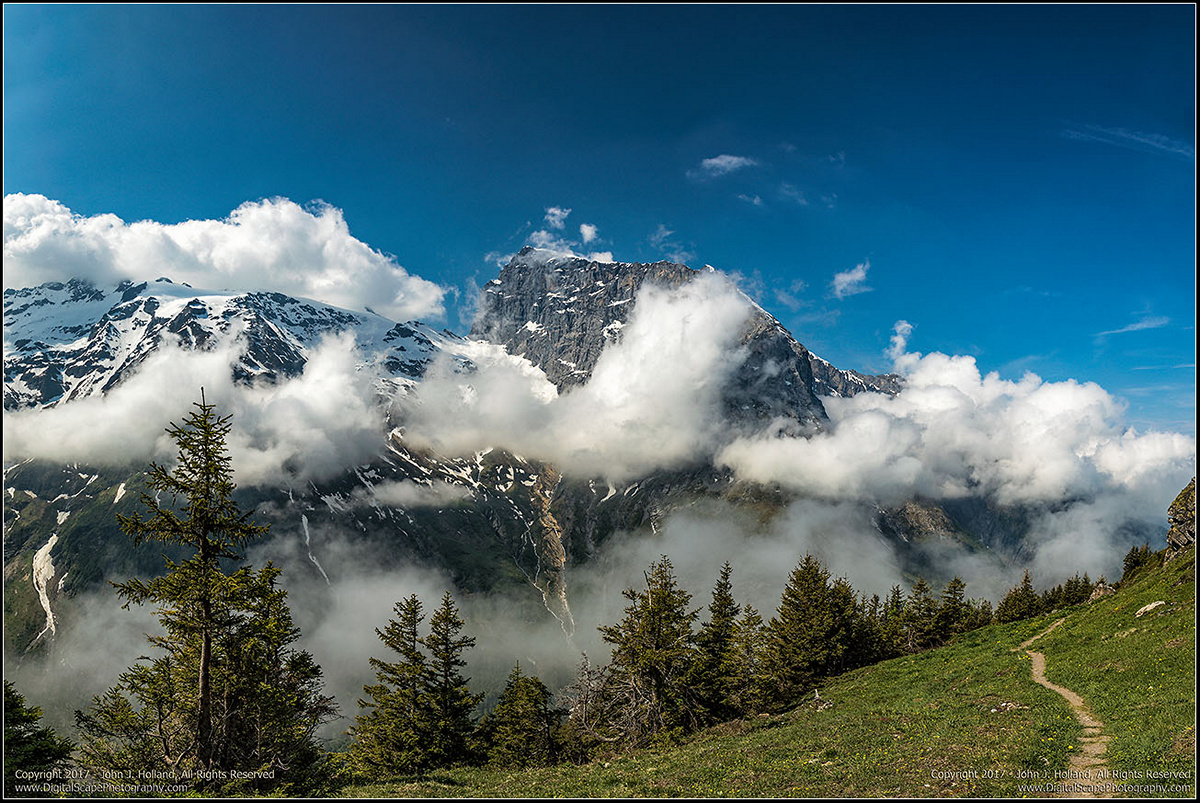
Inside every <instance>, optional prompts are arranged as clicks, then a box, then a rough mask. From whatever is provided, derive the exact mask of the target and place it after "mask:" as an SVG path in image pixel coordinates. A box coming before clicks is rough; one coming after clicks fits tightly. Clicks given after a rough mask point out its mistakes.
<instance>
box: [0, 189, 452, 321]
mask: <svg viewBox="0 0 1200 803" xmlns="http://www.w3.org/2000/svg"><path fill="white" fill-rule="evenodd" d="M164 275H165V276H168V277H169V278H171V279H173V280H174V281H176V282H186V283H188V284H190V285H192V286H195V287H208V288H214V289H223V288H230V289H239V290H273V291H277V292H283V293H288V294H290V295H297V296H303V297H307V298H313V299H316V300H318V301H323V302H325V303H328V304H333V305H336V306H340V307H345V308H349V309H356V310H358V309H362V308H363V307H365V306H368V305H369V306H370V307H371V308H372V309H374V310H375V311H376V312H378V313H379V314H380V315H384V316H386V317H390V318H393V319H395V320H401V321H403V320H410V319H414V318H428V317H431V316H432V317H436V316H440V315H442V314H443V313H444V305H443V298H444V296H445V290H444V289H443V288H441V287H439V286H438V285H436V284H434V283H433V282H430V281H427V280H425V279H422V278H420V277H418V276H414V275H412V274H410V273H408V272H407V271H406V270H405V269H404V268H403V267H401V266H400V265H399V264H398V263H397V262H396V260H395V259H394V258H393V257H391V256H389V255H386V254H383V253H381V252H379V251H377V250H375V249H373V248H371V247H370V246H368V245H367V244H366V243H364V242H362V241H361V240H358V239H356V238H355V237H353V236H352V235H351V234H350V228H349V226H348V225H347V223H346V219H345V217H344V216H343V214H342V211H341V210H340V209H337V208H336V207H333V206H329V205H328V204H324V203H315V204H313V205H311V206H309V207H308V208H305V207H302V206H300V205H299V204H296V203H294V202H292V201H289V200H287V199H286V198H272V199H268V200H263V201H256V202H247V203H244V204H242V205H241V206H239V207H238V208H237V209H235V210H233V212H231V213H230V215H229V217H227V218H225V219H224V220H189V221H185V222H183V223H175V224H163V223H157V222H155V221H151V220H143V221H138V222H136V223H126V222H125V221H123V220H121V219H120V218H119V217H117V216H116V215H112V214H104V215H95V216H91V217H86V216H83V215H79V214H76V213H74V212H72V211H71V210H70V209H69V208H67V207H66V206H65V205H63V204H62V203H60V202H58V201H54V200H51V199H49V198H46V197H45V196H42V195H25V194H22V193H16V194H12V195H7V196H5V198H4V282H5V286H6V287H27V286H34V285H38V284H41V283H43V282H48V281H65V280H67V279H72V278H80V279H88V280H91V281H92V282H94V283H96V284H99V285H110V284H114V283H116V282H118V281H120V280H122V279H132V280H134V281H144V280H148V279H154V278H157V277H158V276H164Z"/></svg>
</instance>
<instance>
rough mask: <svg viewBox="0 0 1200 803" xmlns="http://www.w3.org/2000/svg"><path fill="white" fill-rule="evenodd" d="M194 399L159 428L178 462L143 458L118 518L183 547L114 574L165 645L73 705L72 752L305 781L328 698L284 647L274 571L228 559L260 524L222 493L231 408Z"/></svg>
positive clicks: (114, 766)
mask: <svg viewBox="0 0 1200 803" xmlns="http://www.w3.org/2000/svg"><path fill="white" fill-rule="evenodd" d="M195 406H196V407H197V408H198V410H197V411H195V412H193V413H191V414H190V415H189V416H188V417H187V419H186V420H185V422H184V424H183V425H172V426H171V427H170V428H169V429H168V430H167V432H168V434H169V435H170V436H171V438H172V439H173V440H174V441H175V442H176V444H177V446H178V458H177V461H176V465H175V467H174V468H173V469H170V470H168V469H167V468H165V467H163V466H160V465H158V464H152V465H151V468H150V471H149V473H148V479H147V487H148V489H149V490H150V491H153V492H154V495H151V494H150V493H144V494H142V497H141V501H142V504H143V505H144V506H145V507H147V508H148V509H149V512H150V515H149V516H148V517H143V516H142V515H141V514H135V515H134V516H129V517H126V516H118V520H119V521H120V523H121V525H122V527H123V528H124V529H125V531H126V532H127V533H129V534H130V535H131V536H132V538H133V540H134V542H135V543H141V542H143V541H147V540H150V541H158V542H161V543H164V544H179V545H182V546H184V547H187V548H190V549H191V550H194V554H192V555H191V557H188V558H186V559H185V560H183V561H182V562H179V563H176V562H174V561H171V560H167V561H166V569H167V573H166V574H165V575H163V576H161V577H157V578H155V579H153V580H150V581H148V582H146V581H142V580H139V579H136V578H135V579H131V580H129V581H127V582H124V583H115V584H114V586H115V587H116V589H117V594H118V595H119V596H120V597H122V598H123V599H124V600H125V605H124V607H126V608H128V607H129V605H131V604H143V603H147V602H149V603H153V604H155V605H157V606H158V620H159V623H160V624H161V625H162V628H163V631H164V632H163V634H162V635H158V636H148V637H147V638H148V640H149V641H150V643H151V644H152V645H154V646H155V647H157V648H159V649H160V650H161V651H162V653H163V655H161V656H160V657H158V658H155V659H150V658H146V659H145V661H146V662H145V663H139V664H135V665H134V666H132V667H130V669H128V670H127V671H126V672H124V673H122V674H121V676H120V678H119V680H118V683H117V685H116V686H114V687H113V688H111V689H109V690H108V692H106V693H105V694H104V695H100V696H97V697H95V698H93V702H92V705H91V706H90V707H89V709H88V711H87V712H84V711H77V712H76V722H77V723H78V725H79V727H80V731H81V735H82V739H83V740H82V743H81V754H82V761H83V763H84V765H85V766H88V767H91V768H97V769H108V770H121V771H124V770H130V769H138V770H158V771H162V772H169V773H173V774H175V775H177V776H178V777H188V776H189V774H196V773H199V774H200V776H204V774H205V772H206V771H210V770H214V769H220V770H223V771H226V772H228V771H230V770H238V771H242V772H261V773H263V774H267V773H270V774H271V775H273V776H274V777H273V778H268V777H263V778H260V779H259V780H258V781H256V782H255V783H254V784H251V786H252V787H253V790H254V791H264V790H266V789H272V790H274V791H294V792H309V791H313V790H314V789H316V788H318V787H316V786H314V785H313V783H315V782H319V781H320V780H321V779H322V778H323V776H322V775H321V772H319V771H318V770H319V768H318V766H317V765H318V763H319V762H318V757H319V756H320V750H319V748H318V746H317V745H316V743H315V741H314V739H315V736H314V733H315V731H316V729H317V727H319V725H320V724H322V723H323V722H325V721H328V719H330V718H331V717H332V716H333V712H334V708H333V704H332V700H331V699H330V698H328V697H325V696H323V695H322V694H321V670H320V667H318V666H317V665H316V664H315V662H313V660H312V657H311V655H309V654H308V653H307V652H304V651H297V650H294V649H293V648H292V647H291V645H292V644H293V643H294V642H295V641H296V639H297V638H298V637H299V631H298V629H297V628H296V627H295V626H294V624H293V623H292V619H291V614H290V612H289V611H288V608H287V604H286V592H284V591H283V590H281V589H279V588H277V587H276V579H277V577H278V574H279V571H278V569H276V568H275V567H273V566H272V565H271V564H269V563H268V564H267V566H266V567H265V568H264V569H262V570H261V571H258V572H255V571H254V570H253V569H252V568H250V567H248V566H244V567H242V568H240V569H238V570H237V571H232V572H230V571H228V570H227V568H226V566H227V565H228V563H229V562H230V561H234V560H240V559H241V555H240V550H241V549H243V548H244V547H245V546H246V544H247V543H249V542H250V541H252V540H253V539H255V538H258V537H260V536H261V535H262V534H264V533H265V532H266V528H265V527H260V526H258V525H256V524H254V523H253V522H251V521H250V520H249V517H250V513H242V512H241V511H240V510H239V509H238V506H237V504H236V503H235V502H234V500H233V492H234V489H235V486H234V484H233V480H232V471H231V464H230V457H229V454H228V452H227V450H226V446H225V443H226V438H227V436H228V434H229V432H230V429H231V425H230V423H229V421H230V417H229V416H224V417H218V416H217V414H216V412H215V406H214V405H211V404H208V403H206V402H205V401H204V399H203V394H202V395H201V401H200V403H199V404H196V405H195ZM164 497H167V498H169V499H170V502H169V503H166V502H164V501H160V499H162V498H164ZM198 787H199V788H206V789H213V788H215V787H214V784H212V783H208V782H207V781H202V782H201V783H199V785H198ZM244 787H245V784H242V785H238V788H244Z"/></svg>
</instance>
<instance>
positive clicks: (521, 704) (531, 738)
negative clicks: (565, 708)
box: [477, 662, 562, 767]
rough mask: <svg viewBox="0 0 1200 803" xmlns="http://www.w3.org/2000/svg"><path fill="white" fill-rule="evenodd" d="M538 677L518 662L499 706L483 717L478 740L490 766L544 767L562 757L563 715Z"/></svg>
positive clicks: (498, 703)
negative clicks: (560, 730)
mask: <svg viewBox="0 0 1200 803" xmlns="http://www.w3.org/2000/svg"><path fill="white" fill-rule="evenodd" d="M552 701H553V695H551V694H550V690H549V689H547V688H546V685H545V684H544V683H542V681H541V680H539V679H538V678H537V677H534V676H529V675H525V674H524V673H523V672H522V671H521V664H520V663H519V662H518V663H517V665H516V666H514V667H513V670H512V672H510V673H509V675H508V681H507V682H506V683H505V685H504V691H503V692H502V693H501V694H500V699H499V700H498V701H497V702H496V707H495V708H494V709H492V711H491V712H490V713H489V714H488V715H487V716H485V717H484V718H483V720H482V721H481V722H480V723H479V728H478V729H477V737H478V739H479V741H480V743H481V745H482V752H483V753H484V754H485V755H486V757H487V760H488V763H490V764H495V765H497V766H501V767H544V766H548V765H550V764H553V763H554V762H555V761H556V760H557V757H558V749H557V744H556V742H555V732H556V730H557V728H558V723H559V720H560V719H561V718H562V712H561V711H559V710H557V709H555V708H554V706H553V702H552Z"/></svg>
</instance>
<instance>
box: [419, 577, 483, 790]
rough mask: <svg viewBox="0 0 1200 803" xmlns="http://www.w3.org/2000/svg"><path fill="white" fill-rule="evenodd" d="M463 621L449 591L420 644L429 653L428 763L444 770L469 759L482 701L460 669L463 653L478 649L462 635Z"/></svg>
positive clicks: (426, 697)
mask: <svg viewBox="0 0 1200 803" xmlns="http://www.w3.org/2000/svg"><path fill="white" fill-rule="evenodd" d="M463 625H464V622H463V620H462V618H461V617H460V616H459V614H458V608H457V607H456V606H455V604H454V598H453V597H451V596H450V592H449V591H447V592H446V593H445V594H444V595H443V596H442V604H441V605H439V606H438V609H437V610H436V611H434V612H433V615H432V616H431V617H429V635H428V636H426V637H425V638H423V639H421V640H420V641H421V644H422V645H423V646H424V647H425V649H426V650H428V652H429V662H428V671H427V672H426V673H425V684H424V693H425V702H426V705H427V708H426V710H425V712H424V713H425V722H424V729H425V733H426V740H427V741H426V745H425V746H426V750H427V751H428V757H429V763H430V764H431V765H433V766H437V767H444V766H450V765H452V764H457V763H461V762H463V761H466V760H467V759H468V758H470V752H469V750H468V740H469V737H470V735H471V731H472V730H474V727H475V723H474V719H473V716H472V715H473V714H474V711H475V707H476V706H477V705H479V701H480V700H481V699H482V698H483V695H482V694H472V693H471V689H470V688H469V687H468V686H467V682H468V679H467V678H464V677H463V676H462V674H461V673H460V672H459V670H460V669H461V668H462V667H464V666H466V665H467V662H466V661H465V660H463V657H462V656H463V653H464V652H466V651H467V650H469V649H470V648H471V647H474V646H475V638H474V637H472V636H461V635H459V634H460V633H461V632H462V629H463Z"/></svg>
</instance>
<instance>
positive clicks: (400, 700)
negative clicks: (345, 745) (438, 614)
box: [350, 594, 429, 777]
mask: <svg viewBox="0 0 1200 803" xmlns="http://www.w3.org/2000/svg"><path fill="white" fill-rule="evenodd" d="M392 610H393V612H394V613H395V616H394V617H393V618H392V619H390V620H389V621H388V623H387V626H386V627H385V628H384V629H383V630H380V629H379V628H375V633H376V634H377V635H378V636H379V639H380V640H381V641H382V642H383V643H384V645H385V646H386V647H388V648H389V649H390V650H392V651H393V652H395V653H396V654H397V656H398V658H397V660H395V661H384V660H382V659H380V658H374V657H373V658H371V659H370V663H371V666H372V667H374V669H375V675H376V679H377V682H376V683H374V684H371V685H367V686H363V691H365V692H366V693H367V695H368V696H369V697H370V699H369V700H362V699H360V700H359V701H358V705H359V707H360V708H362V709H366V710H364V712H363V713H361V714H359V716H358V717H357V718H356V720H355V722H356V724H355V725H354V726H353V727H352V728H351V729H350V734H351V735H352V736H353V737H354V742H353V743H352V745H351V748H350V759H351V763H352V765H353V766H354V767H355V769H356V770H358V771H359V772H360V773H362V774H364V775H367V776H370V777H383V776H389V775H397V774H403V773H411V772H417V771H419V770H422V769H424V768H425V767H426V766H428V765H429V755H428V739H427V732H426V728H427V727H428V725H429V722H428V719H429V718H428V716H427V714H426V711H427V709H428V707H429V705H428V700H427V698H426V691H425V687H426V684H427V681H428V674H429V667H428V666H427V663H426V660H425V654H424V653H423V652H422V651H421V643H420V626H421V622H422V620H423V619H424V618H425V616H424V614H423V613H422V605H421V600H420V598H419V597H418V596H417V595H416V594H413V595H411V596H409V597H408V598H407V599H404V600H401V601H399V602H396V604H395V605H394V606H393V607H392Z"/></svg>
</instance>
